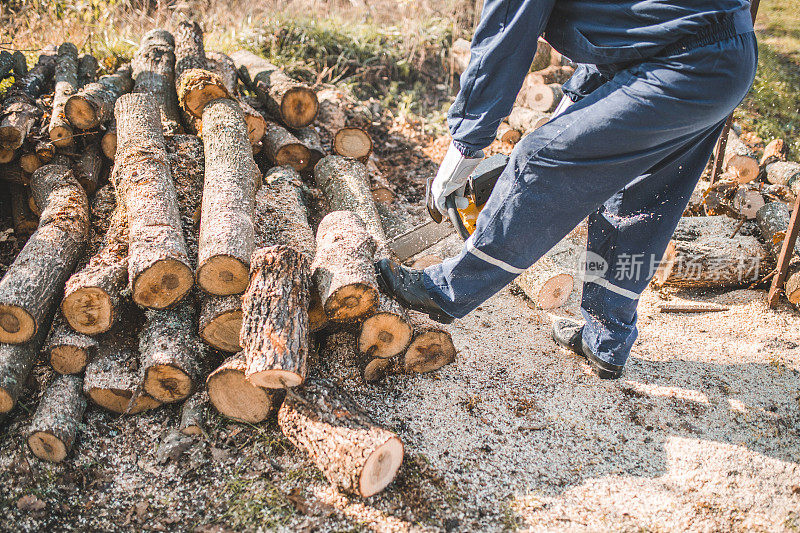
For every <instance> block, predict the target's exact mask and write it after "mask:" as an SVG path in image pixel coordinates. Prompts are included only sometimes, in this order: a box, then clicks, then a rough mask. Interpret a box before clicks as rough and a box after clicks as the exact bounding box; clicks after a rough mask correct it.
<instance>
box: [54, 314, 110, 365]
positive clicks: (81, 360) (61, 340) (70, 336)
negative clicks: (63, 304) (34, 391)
mask: <svg viewBox="0 0 800 533" xmlns="http://www.w3.org/2000/svg"><path fill="white" fill-rule="evenodd" d="M44 351H45V353H46V354H47V356H48V359H49V360H50V366H52V367H53V370H55V371H56V372H58V373H59V374H78V373H80V372H83V370H84V369H85V368H86V365H88V364H89V363H90V362H91V361H92V359H94V358H95V356H96V355H97V339H95V338H93V337H89V336H88V335H84V334H82V333H78V332H76V331H74V330H73V329H72V328H70V327H69V324H67V323H66V321H65V320H64V318H63V317H62V316H61V314H60V313H57V314H56V317H55V318H54V319H53V326H52V327H51V328H50V334H49V335H48V336H47V340H46V341H45V345H44Z"/></svg>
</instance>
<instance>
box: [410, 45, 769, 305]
mask: <svg viewBox="0 0 800 533" xmlns="http://www.w3.org/2000/svg"><path fill="white" fill-rule="evenodd" d="M755 54H756V52H755V39H754V38H753V36H752V34H748V35H741V36H737V37H735V38H733V39H729V40H727V41H724V42H721V43H714V44H712V45H708V46H704V47H702V48H698V49H695V50H690V51H688V52H685V53H683V54H681V55H676V56H671V57H669V58H663V59H657V60H651V61H648V62H646V63H643V64H641V65H638V66H637V67H634V68H632V69H629V70H626V71H622V72H620V73H618V74H617V75H616V76H615V77H614V78H613V79H612V80H611V81H609V82H607V83H606V84H604V85H603V86H601V87H600V88H598V89H597V90H596V91H594V92H592V93H591V94H589V95H588V96H586V97H585V98H584V99H583V100H581V101H580V102H577V103H576V104H574V105H573V106H571V107H570V108H569V109H568V110H567V112H565V113H564V114H563V115H561V116H559V117H557V118H556V119H554V120H552V121H551V122H549V123H548V124H546V125H545V126H543V127H541V128H539V129H538V130H536V132H534V133H533V134H531V135H529V136H527V137H526V138H525V139H523V141H521V142H520V143H519V144H518V145H517V147H516V148H515V150H514V152H513V153H512V157H511V160H510V162H509V165H508V167H507V168H506V170H505V171H504V172H503V174H502V175H501V176H500V179H499V180H498V182H497V184H496V186H495V189H494V191H493V193H492V196H491V197H490V199H489V201H488V202H487V204H486V206H485V207H484V209H483V210H482V211H481V214H480V215H479V217H478V221H477V227H476V230H475V233H474V234H473V235H472V236H471V237H470V239H468V241H467V242H466V243H465V246H464V249H463V250H462V251H461V253H460V254H459V255H458V256H456V257H454V258H451V259H447V260H445V261H444V262H443V263H442V264H440V265H435V266H432V267H428V268H426V269H425V271H424V281H425V285H426V287H427V289H428V292H429V294H430V296H431V298H432V299H433V300H434V302H435V303H436V304H438V306H439V307H441V308H442V309H443V310H444V311H445V312H446V313H448V314H450V315H452V316H455V317H462V316H464V315H466V314H467V313H468V312H470V311H471V310H473V309H474V308H475V307H477V306H478V305H480V303H482V302H483V301H485V300H486V299H487V298H489V297H490V296H492V295H493V294H495V293H496V292H497V291H499V290H500V289H502V288H503V287H504V286H506V285H507V284H508V283H509V282H510V281H511V280H512V279H513V278H514V277H516V276H517V275H518V274H520V273H521V272H522V271H524V270H525V269H526V268H528V267H529V266H530V265H531V264H533V262H535V261H536V260H537V259H538V258H539V257H541V256H542V255H543V254H544V253H545V252H546V251H547V250H549V249H550V248H551V247H552V246H554V245H555V244H556V243H557V242H558V241H559V240H560V239H561V238H563V236H564V235H566V234H567V233H568V232H569V231H570V230H571V229H572V228H574V227H575V226H576V225H577V224H578V223H579V222H580V221H581V220H582V219H584V218H585V217H586V216H588V215H589V214H590V213H592V212H594V211H596V210H597V209H598V208H599V206H600V205H602V204H603V203H604V202H605V201H606V200H607V199H608V198H610V197H612V196H613V195H614V194H616V193H617V192H618V191H621V190H622V189H623V188H625V187H626V186H628V185H630V184H632V183H634V182H635V181H636V180H637V177H638V176H642V175H644V174H645V173H647V172H648V169H651V168H656V167H657V166H658V165H660V164H664V163H665V162H668V161H670V160H673V159H676V157H677V156H679V155H680V154H681V153H683V152H685V151H686V150H687V149H688V147H691V146H692V145H693V144H700V143H701V142H703V141H704V140H705V139H706V137H707V136H708V135H709V130H711V129H712V128H714V127H715V126H716V125H717V124H719V123H720V122H721V121H723V120H724V119H725V117H726V116H727V115H728V114H729V113H730V112H731V110H732V109H733V108H734V107H735V106H736V105H737V104H738V103H739V102H740V101H741V100H742V98H743V97H744V95H745V94H746V93H747V90H748V88H749V86H750V83H751V81H752V78H753V75H754V69H755ZM706 150H707V149H706ZM696 177H697V176H696V175H695V176H693V179H696ZM665 194H666V195H667V197H666V198H665V200H667V199H669V198H670V197H671V196H672V194H673V192H672V191H669V190H667V191H666V192H665Z"/></svg>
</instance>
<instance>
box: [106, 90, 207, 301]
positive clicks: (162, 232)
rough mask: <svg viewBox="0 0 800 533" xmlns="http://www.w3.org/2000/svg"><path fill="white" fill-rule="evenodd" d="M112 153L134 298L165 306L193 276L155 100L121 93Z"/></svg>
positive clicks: (180, 295)
mask: <svg viewBox="0 0 800 533" xmlns="http://www.w3.org/2000/svg"><path fill="white" fill-rule="evenodd" d="M115 114H116V119H117V155H116V159H115V165H114V172H113V173H112V175H111V181H112V182H113V183H114V187H115V188H116V190H117V194H118V195H119V197H120V198H122V200H123V201H124V202H125V207H126V211H127V214H128V236H129V239H128V243H129V245H128V279H129V283H130V287H131V291H132V298H133V301H134V302H136V303H137V304H138V305H141V306H143V307H150V308H153V309H164V308H167V307H170V306H172V305H175V304H176V303H178V302H179V301H180V300H181V299H183V297H184V296H186V294H187V293H188V292H189V290H190V289H191V288H192V285H193V284H194V276H193V273H192V269H191V267H190V263H189V259H188V256H187V249H186V242H185V240H184V237H183V231H182V228H181V221H180V213H179V209H178V200H177V196H176V192H175V186H174V184H173V181H172V176H171V172H170V169H169V164H168V161H167V155H166V148H165V145H164V136H163V134H162V131H161V127H160V123H159V115H158V105H157V101H156V100H155V99H154V98H153V97H152V96H150V95H148V94H141V93H131V94H126V95H123V96H122V97H120V98H119V100H117V104H116V110H115Z"/></svg>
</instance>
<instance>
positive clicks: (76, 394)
mask: <svg viewBox="0 0 800 533" xmlns="http://www.w3.org/2000/svg"><path fill="white" fill-rule="evenodd" d="M82 385H83V376H59V377H57V378H56V379H55V380H53V382H52V383H50V385H48V386H47V389H46V390H45V391H44V394H43V395H42V399H41V400H39V407H37V408H36V413H35V414H34V415H33V420H32V421H31V425H30V429H29V430H28V446H30V448H31V451H32V452H33V454H34V455H35V456H36V457H38V458H39V459H43V460H45V461H50V462H53V463H58V462H61V461H63V460H64V459H65V458H66V457H67V454H68V453H69V452H70V450H71V449H72V445H73V443H74V442H75V435H76V434H77V432H78V424H80V423H81V420H82V419H83V412H84V411H85V410H86V399H85V398H84V397H83V394H81V386H82Z"/></svg>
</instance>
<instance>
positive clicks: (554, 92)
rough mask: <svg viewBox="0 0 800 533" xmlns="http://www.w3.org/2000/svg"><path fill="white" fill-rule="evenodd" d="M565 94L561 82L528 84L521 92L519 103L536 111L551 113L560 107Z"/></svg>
mask: <svg viewBox="0 0 800 533" xmlns="http://www.w3.org/2000/svg"><path fill="white" fill-rule="evenodd" d="M563 96H564V92H563V91H562V90H561V84H560V83H550V84H547V85H528V86H526V90H525V91H524V92H520V94H519V97H518V98H517V103H518V104H519V105H521V106H522V107H526V108H528V109H532V110H534V111H540V112H542V113H550V112H552V111H554V110H555V108H556V107H558V104H559V102H561V98H563Z"/></svg>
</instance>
